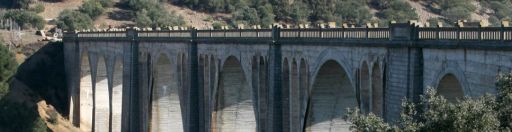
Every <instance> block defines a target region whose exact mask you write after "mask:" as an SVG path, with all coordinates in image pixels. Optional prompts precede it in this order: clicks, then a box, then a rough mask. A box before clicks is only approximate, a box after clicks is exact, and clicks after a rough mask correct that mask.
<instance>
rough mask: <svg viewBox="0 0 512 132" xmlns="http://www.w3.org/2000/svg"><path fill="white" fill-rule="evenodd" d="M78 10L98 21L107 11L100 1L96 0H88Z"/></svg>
mask: <svg viewBox="0 0 512 132" xmlns="http://www.w3.org/2000/svg"><path fill="white" fill-rule="evenodd" d="M78 10H79V11H80V12H82V13H85V14H87V15H89V17H91V18H92V19H96V18H97V17H98V16H100V15H101V14H103V12H104V11H105V9H104V8H103V6H102V5H101V3H100V2H99V1H96V0H87V1H85V2H84V4H82V6H80V8H78Z"/></svg>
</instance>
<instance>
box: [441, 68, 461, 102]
mask: <svg viewBox="0 0 512 132" xmlns="http://www.w3.org/2000/svg"><path fill="white" fill-rule="evenodd" d="M438 84H439V85H437V93H438V94H439V95H441V96H444V98H446V100H447V101H448V102H455V101H456V100H457V98H459V99H461V98H463V97H464V92H463V90H462V85H461V83H460V81H459V79H457V77H456V76H455V75H453V74H451V73H448V74H446V75H444V76H443V77H442V78H441V80H439V83H438Z"/></svg>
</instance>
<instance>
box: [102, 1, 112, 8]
mask: <svg viewBox="0 0 512 132" xmlns="http://www.w3.org/2000/svg"><path fill="white" fill-rule="evenodd" d="M99 2H100V3H101V6H103V7H112V6H114V1H113V0H99Z"/></svg>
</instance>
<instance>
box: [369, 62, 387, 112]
mask: <svg viewBox="0 0 512 132" xmlns="http://www.w3.org/2000/svg"><path fill="white" fill-rule="evenodd" d="M371 79H372V83H371V85H372V89H371V93H372V100H371V102H372V103H371V104H372V105H371V109H372V113H374V114H375V115H377V116H380V117H382V116H383V108H384V84H383V81H384V80H383V77H382V72H381V68H380V65H379V63H375V64H374V65H373V68H372V78H371Z"/></svg>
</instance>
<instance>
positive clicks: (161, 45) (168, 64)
mask: <svg viewBox="0 0 512 132" xmlns="http://www.w3.org/2000/svg"><path fill="white" fill-rule="evenodd" d="M131 42H132V43H133V45H137V46H138V47H137V48H133V47H131V45H129V44H127V42H117V43H116V42H110V41H108V42H102V41H99V42H92V41H91V42H89V41H85V42H79V44H77V45H76V47H75V48H77V49H79V50H78V51H80V52H79V53H76V55H75V56H80V57H76V58H80V59H79V61H78V60H77V61H73V60H72V59H67V60H68V61H69V62H70V63H71V64H70V65H76V67H78V68H79V69H80V70H79V72H76V71H75V72H73V71H72V70H69V71H71V72H72V73H69V75H72V76H76V77H74V78H76V79H70V80H73V81H76V82H74V84H77V85H78V86H75V88H77V89H73V90H75V91H79V92H75V93H74V94H72V97H74V98H76V97H79V99H80V101H79V102H78V104H80V109H79V115H80V116H70V117H73V118H78V119H79V120H80V127H81V129H83V130H91V129H92V128H93V124H94V128H95V130H98V131H99V129H101V130H105V129H104V128H108V129H112V131H121V130H130V129H128V128H132V126H127V125H126V124H127V122H131V123H134V124H137V125H138V126H136V127H134V128H140V131H189V129H191V127H192V126H194V127H196V126H198V127H200V128H199V130H201V131H219V132H220V131H227V132H230V131H276V129H277V130H281V131H290V132H296V131H304V130H306V131H343V130H347V127H348V124H349V123H348V122H345V121H343V120H342V119H341V117H342V115H344V114H345V111H344V110H345V108H348V107H361V108H362V109H363V110H364V111H365V112H373V113H375V114H377V115H379V116H382V117H384V118H385V119H386V120H388V121H393V120H396V119H398V117H399V112H400V110H401V109H400V104H401V101H402V99H404V98H407V99H411V100H415V99H417V97H418V95H420V94H421V93H423V92H424V90H425V89H423V88H424V87H427V86H432V87H437V88H438V89H439V90H440V91H439V92H440V94H441V95H446V96H450V97H455V98H456V97H461V96H463V95H467V96H473V97H474V96H479V95H482V94H484V93H494V92H495V87H494V81H495V76H496V75H497V73H498V72H500V71H502V72H506V71H510V69H512V56H511V55H510V54H511V52H510V51H506V50H484V49H464V48H455V49H446V48H445V49H441V48H439V49H437V48H427V47H386V46H382V45H379V44H368V45H360V46H359V45H349V46H347V45H343V44H340V45H334V44H332V45H331V44H301V43H297V44H295V43H283V44H280V45H279V47H278V49H272V48H271V47H272V43H263V42H254V43H250V44H247V43H236V42H229V41H226V42H223V41H222V42H211V43H204V42H203V43H202V42H199V43H197V45H196V46H197V47H192V46H191V43H192V42H188V41H183V42H179V41H170V42H165V41H156V40H155V41H140V42H139V41H131ZM68 44H69V43H68ZM71 48H72V47H71ZM71 48H69V49H71ZM194 48H197V49H194ZM271 49H272V50H276V51H278V52H279V55H272V54H271V53H272V52H276V51H271ZM195 50H197V54H193V53H192V52H191V51H195ZM66 52H68V54H71V53H69V52H72V51H66ZM134 54H137V56H135V57H134V56H132V55H134ZM193 56H196V57H197V58H194V59H192V57H193ZM274 57H275V58H274ZM277 57H278V58H277ZM102 58H103V61H104V62H103V63H102V62H101V60H102ZM133 58H136V59H133ZM132 60H137V62H132ZM192 60H197V62H194V61H192ZM273 60H278V62H272V61H273ZM75 63H76V64H75ZM275 63H277V64H275ZM102 65H104V67H102ZM277 65H279V68H276V67H277ZM193 66H194V67H197V69H193V68H192V67H193ZM102 68H104V69H106V70H102ZM276 70H279V71H276ZM104 71H106V72H104ZM120 71H122V72H120ZM104 73H106V75H104ZM192 73H197V74H192ZM276 73H279V74H278V75H279V76H277V75H276ZM78 74H80V76H78ZM132 76H135V77H132ZM72 78H73V77H72ZM133 80H135V81H133ZM193 80H196V81H197V82H195V81H193ZM72 84H73V83H72ZM192 84H194V85H192ZM195 86H197V89H198V91H192V90H190V89H192V87H195ZM446 87H460V89H448V90H444V88H446ZM105 89H107V90H111V91H107V92H105V91H101V90H105ZM120 89H121V90H120ZM135 90H136V91H137V92H133V91H135ZM276 91H279V92H276ZM93 93H96V94H93ZM105 93H107V94H106V95H105ZM93 95H95V98H96V99H100V98H102V101H103V102H100V100H95V101H93V100H92V99H93ZM194 98H195V99H197V100H198V101H197V102H191V99H194ZM105 99H106V100H108V101H104V100H105ZM127 99H129V100H127ZM120 100H121V101H120ZM275 100H279V101H278V102H277V101H275ZM450 100H453V99H450ZM72 102H75V101H72ZM105 102H107V103H105ZM119 102H122V103H119ZM109 103H110V104H109ZM73 104H77V103H73ZM94 104H95V105H94ZM105 104H107V105H106V106H105ZM93 106H94V107H93ZM196 106H197V109H195V108H196ZM70 108H77V107H70ZM118 108H122V109H118ZM125 108H126V109H128V108H131V109H130V110H126V109H125ZM191 108H194V109H191ZM105 110H106V112H105ZM192 110H197V111H199V113H192V112H191V111H192ZM93 111H94V112H93ZM70 113H77V112H76V111H75V112H70ZM93 113H94V114H93ZM277 113H279V114H280V115H277ZM93 115H94V116H93ZM105 115H106V116H105ZM120 115H121V116H120ZM93 117H94V118H93ZM277 118H279V119H277ZM105 119H106V120H105ZM73 120H77V119H73ZM193 120H199V122H200V123H199V124H190V122H191V121H193ZM100 121H101V122H105V123H100ZM105 124H107V125H105ZM119 124H121V125H119ZM102 125H105V126H102ZM123 126H124V127H123ZM277 126H279V127H277ZM108 129H107V130H108ZM137 130H138V129H137Z"/></svg>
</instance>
